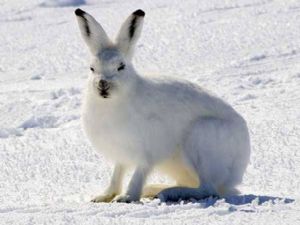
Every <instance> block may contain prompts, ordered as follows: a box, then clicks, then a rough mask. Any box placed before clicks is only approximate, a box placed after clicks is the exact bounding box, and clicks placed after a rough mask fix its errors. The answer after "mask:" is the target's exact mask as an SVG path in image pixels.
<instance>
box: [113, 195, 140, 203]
mask: <svg viewBox="0 0 300 225" xmlns="http://www.w3.org/2000/svg"><path fill="white" fill-rule="evenodd" d="M113 202H119V203H131V202H139V198H133V197H131V196H130V195H118V196H116V197H115V198H114V199H113Z"/></svg>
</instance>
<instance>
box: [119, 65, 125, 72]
mask: <svg viewBox="0 0 300 225" xmlns="http://www.w3.org/2000/svg"><path fill="white" fill-rule="evenodd" d="M124 68H125V64H124V63H120V66H119V67H118V71H120V70H124Z"/></svg>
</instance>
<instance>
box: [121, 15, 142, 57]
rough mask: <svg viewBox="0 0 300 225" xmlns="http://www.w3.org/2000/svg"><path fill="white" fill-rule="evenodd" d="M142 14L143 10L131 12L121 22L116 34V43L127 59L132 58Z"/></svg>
mask: <svg viewBox="0 0 300 225" xmlns="http://www.w3.org/2000/svg"><path fill="white" fill-rule="evenodd" d="M144 16H145V12H144V11H143V10H140V9H139V10H136V11H135V12H133V13H132V14H131V15H130V16H129V17H128V18H127V19H126V20H125V22H124V23H123V24H122V26H121V29H120V31H119V34H118V36H117V40H116V44H117V46H118V48H119V49H120V50H121V52H123V54H124V55H125V56H126V57H127V58H128V59H129V60H130V59H131V58H132V54H133V50H134V46H135V43H136V42H137V39H138V38H139V36H140V34H141V31H142V27H143V22H144Z"/></svg>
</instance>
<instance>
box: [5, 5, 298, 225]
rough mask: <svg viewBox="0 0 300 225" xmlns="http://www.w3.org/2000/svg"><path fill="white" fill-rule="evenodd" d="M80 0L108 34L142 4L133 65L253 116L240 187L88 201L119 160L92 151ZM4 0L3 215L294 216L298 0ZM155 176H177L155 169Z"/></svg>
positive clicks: (215, 220) (42, 220)
mask: <svg viewBox="0 0 300 225" xmlns="http://www.w3.org/2000/svg"><path fill="white" fill-rule="evenodd" d="M52 3H53V4H54V3H55V4H54V5H51V4H52ZM83 3H85V4H83ZM77 4H83V5H82V6H80V7H82V9H84V10H86V11H87V12H89V13H91V14H92V15H94V16H95V17H96V18H97V19H98V20H99V21H100V22H101V24H102V25H103V27H104V28H105V30H107V32H108V33H109V34H110V36H114V35H115V34H116V32H117V31H118V29H119V26H120V24H121V22H123V20H124V19H125V18H126V17H127V16H128V15H129V14H130V13H131V12H133V11H134V10H136V9H138V8H141V9H143V10H144V11H145V12H146V17H145V25H144V28H143V29H144V30H143V33H142V37H141V39H140V41H139V42H138V45H137V49H136V54H135V57H134V64H135V66H136V68H137V70H138V71H140V72H141V73H143V74H145V75H146V74H156V75H158V76H162V75H171V76H177V77H184V78H186V79H189V80H192V81H194V82H197V83H199V84H200V85H201V86H203V87H205V88H206V89H209V90H211V91H213V92H214V93H216V94H217V95H219V96H221V97H223V98H224V99H226V100H227V101H228V102H229V103H231V104H232V105H233V106H234V108H235V109H237V110H238V111H239V112H240V113H241V114H242V115H243V116H244V117H245V118H246V120H247V121H248V125H249V127H250V133H251V141H252V155H251V163H250V165H249V167H248V169H247V172H246V174H245V178H244V181H243V184H242V185H241V187H240V189H241V191H242V195H241V196H235V197H232V198H229V199H214V198H209V199H205V200H202V201H198V202H197V201H193V200H191V201H189V202H178V203H161V202H159V201H158V200H153V201H150V200H148V199H144V200H143V203H142V204H117V203H112V204H95V203H90V202H89V200H90V199H91V198H92V197H93V196H95V195H97V194H100V192H101V190H103V189H104V188H105V187H106V186H107V184H108V182H109V178H110V176H111V173H112V171H111V169H112V162H110V161H108V160H106V159H105V158H104V157H103V156H102V155H97V154H96V152H95V151H94V150H93V149H92V148H91V146H90V144H89V142H88V140H87V139H86V137H85V136H84V134H83V132H82V130H81V126H80V104H81V97H82V89H83V87H84V84H85V80H86V78H87V74H88V68H89V55H88V50H87V48H86V46H85V45H84V43H83V41H82V39H81V36H80V34H79V29H78V27H77V23H76V20H75V16H74V13H73V11H74V10H75V9H76V7H78V6H75V5H77ZM46 5H47V6H49V7H44V6H46ZM67 5H68V7H62V6H67ZM0 6H1V12H0V24H1V26H0V32H1V34H2V35H1V36H0V110H1V114H0V159H1V160H0V193H1V194H0V224H33V225H34V224H80V225H85V224H110V225H112V224H142V223H143V224H170V223H171V224H274V225H275V224H299V222H300V214H299V211H300V203H299V200H300V194H299V189H300V151H299V147H300V135H299V134H300V123H299V121H300V88H299V86H300V64H299V60H300V54H299V52H300V32H299V30H298V28H299V26H300V20H299V16H300V11H299V9H300V2H298V1H292V0H291V1H289V0H276V1H270V0H233V1H218V0H212V1H204V0H203V1H196V0H187V1H184V2H183V1H179V0H175V1H171V0H164V1H163V0H153V1H135V0H128V1H121V0H115V1H109V0H107V1H92V0H91V1H53V0H52V1H50V0H49V1H45V0H44V1H40V0H32V1H25V0H10V1H2V2H1V3H0ZM50 6H51V7H50ZM52 6H53V7H52ZM128 178H129V176H128V177H127V180H128ZM149 182H151V183H161V182H162V183H167V182H170V180H168V178H166V177H164V176H161V175H158V174H154V175H153V176H151V177H150V180H149Z"/></svg>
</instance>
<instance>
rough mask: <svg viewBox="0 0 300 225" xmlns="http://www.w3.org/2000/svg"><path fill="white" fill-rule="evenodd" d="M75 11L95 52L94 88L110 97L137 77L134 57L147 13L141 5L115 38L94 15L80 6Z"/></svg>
mask: <svg viewBox="0 0 300 225" xmlns="http://www.w3.org/2000/svg"><path fill="white" fill-rule="evenodd" d="M75 14H76V17H77V20H78V24H79V28H80V31H81V34H82V36H83V39H84V40H85V43H86V44H87V46H88V47H89V49H90V52H91V53H92V56H93V60H92V63H91V65H90V70H91V76H92V80H93V85H94V88H95V89H96V90H97V92H98V93H99V95H100V96H102V97H103V98H107V97H109V96H110V95H111V94H112V93H113V92H115V91H117V90H118V89H121V88H123V87H126V84H128V83H130V79H133V78H132V76H133V75H132V74H134V70H133V67H132V64H131V58H132V54H133V50H134V46H135V43H136V42H137V39H138V38H139V36H140V34H141V30H142V26H143V19H144V16H145V13H144V12H143V11H142V10H140V9H139V10H137V11H135V12H133V13H132V14H131V15H130V16H129V17H128V18H127V20H126V21H125V22H124V23H123V25H122V26H121V29H120V31H119V34H118V36H117V38H116V41H115V42H112V41H111V40H110V39H109V38H108V36H107V34H106V33H105V31H104V30H103V28H102V26H101V25H100V24H99V23H98V22H97V21H96V20H95V19H94V18H93V17H92V16H91V15H89V14H88V13H86V12H84V11H82V10H81V9H76V10H75Z"/></svg>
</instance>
